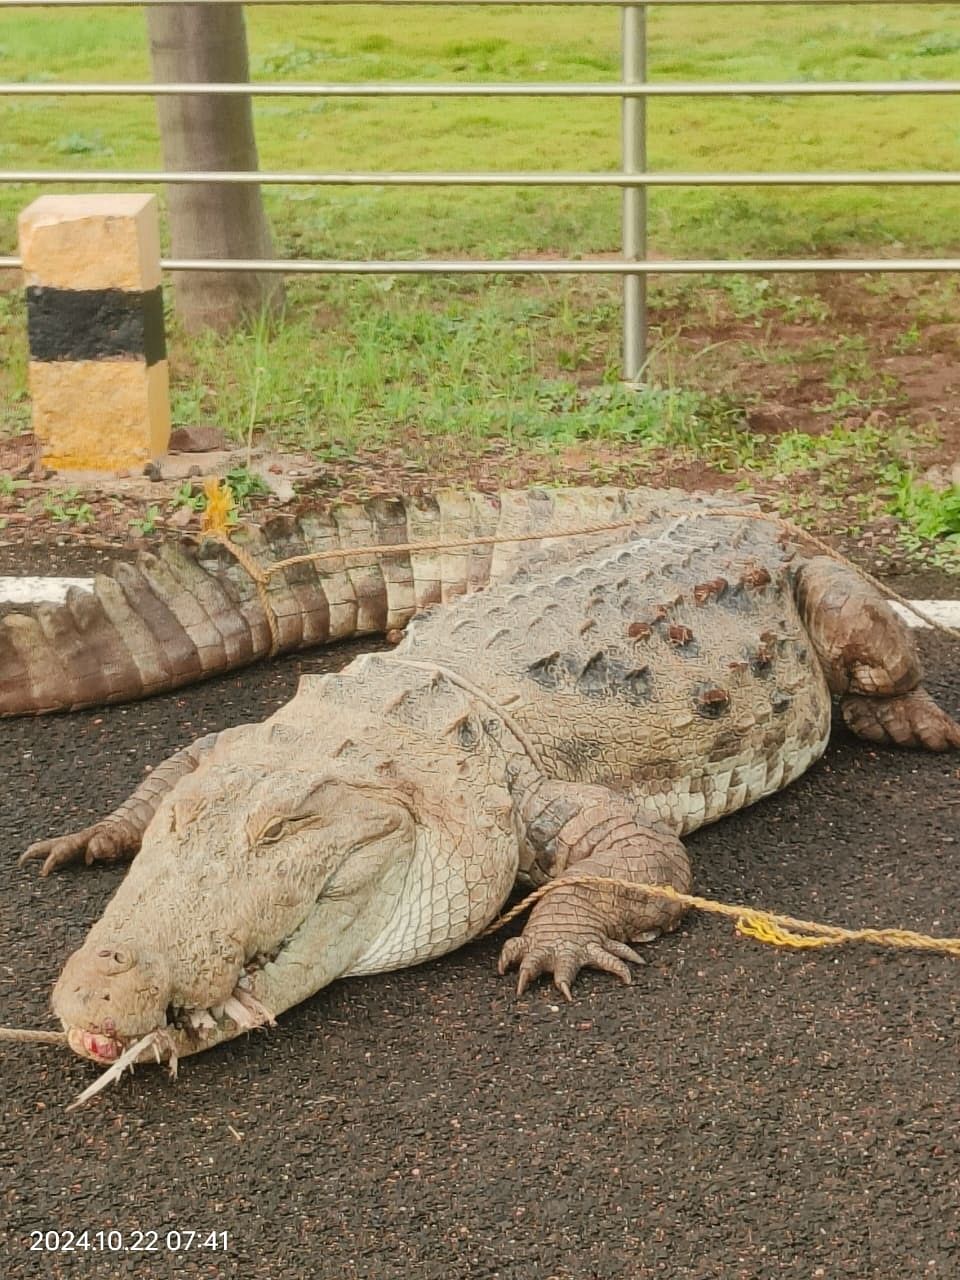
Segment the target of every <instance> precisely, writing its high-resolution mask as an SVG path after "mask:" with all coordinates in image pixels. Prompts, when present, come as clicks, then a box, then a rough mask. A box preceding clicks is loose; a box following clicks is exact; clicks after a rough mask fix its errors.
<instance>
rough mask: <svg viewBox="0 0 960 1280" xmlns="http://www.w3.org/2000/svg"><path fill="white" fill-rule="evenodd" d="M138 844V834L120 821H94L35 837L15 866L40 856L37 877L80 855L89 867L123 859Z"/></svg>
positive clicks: (56, 869)
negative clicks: (69, 831)
mask: <svg viewBox="0 0 960 1280" xmlns="http://www.w3.org/2000/svg"><path fill="white" fill-rule="evenodd" d="M139 847H140V836H139V833H137V832H135V831H134V830H133V828H132V827H131V826H128V825H127V824H125V823H120V822H109V821H104V822H98V823H96V824H95V825H94V826H92V827H85V828H84V829H83V830H82V831H75V832H73V833H72V834H71V835H68V836H54V837H53V838H52V839H49V840H37V841H36V842H35V843H34V844H32V845H30V847H29V848H28V849H26V850H25V851H24V852H23V853H22V854H21V855H20V859H19V865H20V866H21V867H22V866H23V865H24V863H27V862H32V861H34V860H36V859H40V858H42V859H43V866H42V867H41V868H40V874H41V876H48V875H49V874H50V872H51V871H58V870H59V869H60V868H61V867H66V866H69V865H70V863H71V862H79V861H80V860H81V858H82V859H83V861H84V862H85V863H86V864H87V866H88V867H89V866H92V865H93V863H94V862H124V861H127V860H128V859H129V858H131V857H132V856H133V854H135V853H136V851H137V849H138V848H139Z"/></svg>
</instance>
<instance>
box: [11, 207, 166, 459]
mask: <svg viewBox="0 0 960 1280" xmlns="http://www.w3.org/2000/svg"><path fill="white" fill-rule="evenodd" d="M19 231H20V256H21V259H22V262H23V270H24V276H25V279H26V290H27V331H28V337H29V343H30V364H29V383H30V394H31V399H32V404H33V426H34V432H35V434H36V436H37V438H38V440H39V441H40V445H41V449H42V454H43V461H44V462H45V463H46V464H47V465H48V466H52V467H55V468H57V469H76V470H97V471H101V470H103V471H118V470H130V469H134V468H140V467H142V466H143V465H144V463H146V462H150V461H153V460H155V459H157V458H159V457H160V456H161V455H162V454H163V453H165V452H166V449H167V444H168V441H169V438H170V390H169V374H168V369H167V353H166V339H165V336H164V323H163V296H162V292H161V284H160V233H159V219H158V214H157V198H156V196H152V195H148V196H141V195H77V196H64V195H52V196H41V198H40V199H39V200H35V201H34V202H33V204H31V205H29V206H28V207H27V208H26V209H25V210H24V211H23V213H22V214H21V215H20V219H19Z"/></svg>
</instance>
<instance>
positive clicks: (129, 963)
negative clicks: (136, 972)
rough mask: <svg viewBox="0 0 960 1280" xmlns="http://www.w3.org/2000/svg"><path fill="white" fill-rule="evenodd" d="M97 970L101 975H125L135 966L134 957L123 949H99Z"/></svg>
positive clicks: (130, 952)
mask: <svg viewBox="0 0 960 1280" xmlns="http://www.w3.org/2000/svg"><path fill="white" fill-rule="evenodd" d="M96 954H97V960H98V961H99V964H98V966H97V967H98V968H99V969H100V971H101V972H102V973H107V974H113V973H126V971H127V970H128V969H132V968H133V966H134V964H136V960H137V958H136V955H135V954H134V953H133V952H132V951H128V950H126V949H125V948H123V947H101V948H100V949H99V950H98V951H97V953H96Z"/></svg>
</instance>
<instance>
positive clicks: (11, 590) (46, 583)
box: [0, 578, 93, 604]
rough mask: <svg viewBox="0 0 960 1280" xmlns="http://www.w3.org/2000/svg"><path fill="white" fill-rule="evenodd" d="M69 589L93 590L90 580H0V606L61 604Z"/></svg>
mask: <svg viewBox="0 0 960 1280" xmlns="http://www.w3.org/2000/svg"><path fill="white" fill-rule="evenodd" d="M71 587H78V588H79V589H80V590H81V591H92V590H93V579H92V578H0V604H31V603H35V602H38V601H40V600H48V601H49V602H50V603H51V604H63V602H64V600H66V598H67V592H68V591H69V589H70V588H71Z"/></svg>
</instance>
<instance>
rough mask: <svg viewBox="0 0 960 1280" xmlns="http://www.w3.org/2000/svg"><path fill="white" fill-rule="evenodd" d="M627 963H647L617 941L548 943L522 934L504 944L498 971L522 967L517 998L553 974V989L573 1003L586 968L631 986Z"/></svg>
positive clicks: (589, 940)
mask: <svg viewBox="0 0 960 1280" xmlns="http://www.w3.org/2000/svg"><path fill="white" fill-rule="evenodd" d="M627 961H630V963H632V964H643V963H644V961H643V958H642V957H641V956H639V955H638V954H637V952H636V951H634V949H633V948H632V947H629V946H627V944H626V943H624V942H618V941H617V940H616V939H615V938H607V937H601V938H599V939H587V940H585V939H577V938H569V937H568V938H563V937H561V938H555V939H554V940H553V941H549V940H547V939H546V938H542V939H536V938H529V937H527V935H526V934H522V935H521V936H520V937H518V938H510V939H508V940H507V942H506V943H504V946H503V949H502V950H501V952H500V959H499V961H498V963H497V969H498V971H499V972H500V973H501V974H504V973H506V972H507V970H508V969H512V968H514V967H519V975H518V978H517V995H518V996H522V995H523V993H524V992H525V991H526V989H527V987H528V986H529V985H530V983H531V982H533V981H534V979H536V978H539V977H540V976H541V975H542V974H545V973H550V974H552V975H553V985H554V986H555V987H556V988H557V990H558V991H559V992H560V994H561V995H562V996H563V998H564V1000H566V1001H568V1002H570V1001H572V1000H573V996H572V994H571V991H570V988H571V987H572V985H573V983H574V982H575V981H576V978H577V975H578V974H579V972H580V970H581V969H583V968H585V967H587V966H589V967H590V968H592V969H600V970H602V971H603V972H604V973H612V974H613V975H614V977H616V978H619V979H620V981H621V982H622V983H624V984H625V985H627V986H629V985H630V983H631V982H632V981H633V978H632V975H631V973H630V969H629V966H628V964H627Z"/></svg>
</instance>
